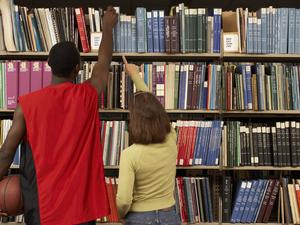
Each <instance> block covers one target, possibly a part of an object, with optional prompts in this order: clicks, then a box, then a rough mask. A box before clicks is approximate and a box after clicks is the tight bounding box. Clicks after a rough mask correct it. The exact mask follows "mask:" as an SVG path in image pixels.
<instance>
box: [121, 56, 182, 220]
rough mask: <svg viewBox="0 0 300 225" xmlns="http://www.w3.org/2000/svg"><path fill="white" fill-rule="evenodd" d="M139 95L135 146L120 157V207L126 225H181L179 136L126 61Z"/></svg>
mask: <svg viewBox="0 0 300 225" xmlns="http://www.w3.org/2000/svg"><path fill="white" fill-rule="evenodd" d="M123 61H124V63H125V68H126V72H127V74H128V75H129V76H130V77H131V79H132V80H133V82H134V84H135V86H136V88H137V91H138V92H137V93H136V94H135V95H134V99H133V103H132V104H131V106H130V121H129V137H130V140H131V141H132V143H133V145H131V146H130V147H128V148H126V149H125V150H124V151H123V152H122V154H121V160H120V170H119V184H118V193H117V207H118V212H119V216H120V217H121V218H123V217H125V221H126V224H127V225H138V224H149V225H150V224H157V225H167V224H168V225H178V224H180V221H179V217H178V215H177V214H176V211H175V199H174V187H175V176H176V157H177V146H176V132H175V131H174V129H173V128H172V127H171V125H170V119H169V117H168V115H167V113H166V112H165V110H164V108H163V107H162V105H161V104H160V102H159V101H158V100H157V99H156V97H155V96H154V95H152V94H151V93H149V92H148V91H149V90H148V88H147V86H146V85H145V83H144V82H143V80H142V79H141V77H140V76H139V70H138V67H137V66H135V65H133V64H128V63H127V61H126V59H125V57H123Z"/></svg>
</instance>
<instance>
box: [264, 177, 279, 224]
mask: <svg viewBox="0 0 300 225" xmlns="http://www.w3.org/2000/svg"><path fill="white" fill-rule="evenodd" d="M279 187H280V181H279V180H276V181H275V185H274V188H273V190H272V193H271V195H270V199H269V202H268V205H267V208H266V212H265V214H264V217H263V223H268V222H269V218H270V215H271V212H272V209H273V206H274V204H275V200H276V198H277V194H278V191H279ZM267 194H268V192H267Z"/></svg>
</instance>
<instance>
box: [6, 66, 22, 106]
mask: <svg viewBox="0 0 300 225" xmlns="http://www.w3.org/2000/svg"><path fill="white" fill-rule="evenodd" d="M18 73H19V62H17V61H9V62H6V97H7V108H8V109H15V108H16V107H17V104H18V97H19V93H18V92H19V87H18V86H19V81H18V80H19V79H18V75H19V74H18Z"/></svg>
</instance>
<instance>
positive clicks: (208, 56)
mask: <svg viewBox="0 0 300 225" xmlns="http://www.w3.org/2000/svg"><path fill="white" fill-rule="evenodd" d="M48 54H49V52H6V51H0V59H23V60H26V59H27V60H32V59H47V57H48ZM122 55H125V56H126V58H128V59H130V60H135V61H147V60H151V61H153V60H154V61H190V60H196V61H199V60H201V61H214V60H220V61H221V60H222V61H224V62H234V61H248V62H264V61H267V62H300V54H243V53H223V54H221V53H176V54H169V53H135V52H128V53H125V52H124V53H119V52H116V53H113V60H118V61H121V60H122ZM80 56H81V57H82V58H83V59H86V60H96V59H97V56H98V53H97V52H88V53H80Z"/></svg>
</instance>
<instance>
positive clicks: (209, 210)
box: [205, 177, 213, 223]
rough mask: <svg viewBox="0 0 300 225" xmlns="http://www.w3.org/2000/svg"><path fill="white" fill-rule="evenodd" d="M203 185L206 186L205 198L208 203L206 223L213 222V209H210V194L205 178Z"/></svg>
mask: <svg viewBox="0 0 300 225" xmlns="http://www.w3.org/2000/svg"><path fill="white" fill-rule="evenodd" d="M205 184H206V197H207V201H208V212H209V214H208V215H209V216H208V222H210V223H211V222H213V209H212V199H211V193H210V186H209V180H208V178H207V177H205Z"/></svg>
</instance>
